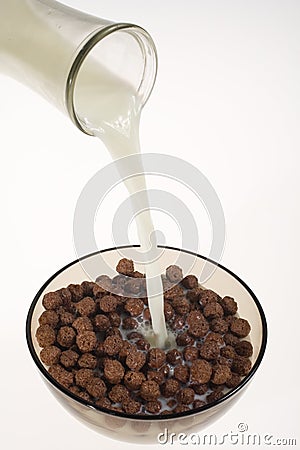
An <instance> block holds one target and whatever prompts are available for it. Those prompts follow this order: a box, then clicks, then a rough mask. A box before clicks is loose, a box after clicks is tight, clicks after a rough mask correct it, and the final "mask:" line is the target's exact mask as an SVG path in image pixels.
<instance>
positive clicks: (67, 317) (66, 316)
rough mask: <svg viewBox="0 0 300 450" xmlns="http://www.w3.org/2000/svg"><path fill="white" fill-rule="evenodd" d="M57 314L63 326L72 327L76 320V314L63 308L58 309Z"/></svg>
mask: <svg viewBox="0 0 300 450" xmlns="http://www.w3.org/2000/svg"><path fill="white" fill-rule="evenodd" d="M57 313H58V316H59V321H60V325H61V326H67V325H69V326H71V325H72V324H73V322H74V320H75V319H76V316H75V314H73V313H71V312H70V311H67V310H66V308H64V307H63V306H61V307H60V308H58V309H57Z"/></svg>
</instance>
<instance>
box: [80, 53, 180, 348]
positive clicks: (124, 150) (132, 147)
mask: <svg viewBox="0 0 300 450" xmlns="http://www.w3.org/2000/svg"><path fill="white" fill-rule="evenodd" d="M75 100H76V108H77V111H78V112H80V117H81V119H82V120H83V121H84V122H85V124H86V125H87V127H88V128H89V129H90V130H92V131H93V132H94V134H95V135H96V136H98V137H99V138H100V139H101V140H102V141H103V142H104V144H105V145H106V147H107V149H108V150H109V152H110V154H111V156H112V158H113V159H114V160H117V159H119V158H122V157H125V156H129V155H131V154H140V141H139V122H140V112H141V111H140V108H139V106H140V105H139V104H138V103H137V97H136V92H135V91H134V90H133V88H132V87H131V86H130V85H129V84H126V83H125V82H124V81H122V80H121V79H119V78H118V77H116V76H114V75H113V74H111V73H110V72H109V71H108V70H106V69H105V68H104V67H103V68H102V67H101V66H100V65H99V64H97V66H96V67H95V65H94V64H92V63H91V64H90V63H89V61H87V62H86V64H85V66H84V68H83V69H82V70H81V73H80V74H79V78H78V81H77V90H76V99H75ZM124 163H125V164H128V161H127V160H125V161H124ZM137 165H138V167H133V168H132V169H133V170H134V171H137V172H138V173H143V172H144V170H143V165H142V161H141V160H139V162H138V164H137ZM119 167H120V168H119V172H120V176H121V177H123V176H124V173H125V167H124V173H122V172H123V171H122V164H121V165H120V166H119ZM125 185H126V187H127V190H128V192H129V194H130V195H132V194H135V193H136V192H139V191H145V190H146V189H147V186H146V179H145V176H144V175H141V176H138V177H132V178H130V179H127V180H125ZM133 206H136V209H137V210H139V211H141V210H143V211H142V212H141V213H140V214H138V215H137V216H136V217H135V222H136V226H137V231H138V237H139V241H140V245H141V254H142V253H143V252H144V255H145V256H144V262H145V273H146V284H147V294H148V301H149V309H150V314H151V319H152V329H153V330H151V331H150V330H149V329H148V330H147V329H144V334H145V333H146V334H147V338H148V339H149V340H150V341H152V344H153V345H155V346H158V347H161V348H163V347H165V345H166V344H167V341H168V340H170V339H172V337H171V336H170V337H169V338H168V333H167V329H166V324H165V318H164V302H163V286H162V280H161V267H160V265H159V263H158V261H153V262H151V263H149V262H148V263H147V260H146V259H147V254H146V253H145V252H147V251H149V250H150V249H151V256H152V255H155V250H156V251H157V247H156V242H155V234H154V226H153V222H152V218H151V213H150V210H149V203H148V198H147V196H144V198H143V204H141V202H140V203H139V205H133ZM151 235H152V241H154V242H152V244H153V246H152V248H151V241H150V236H151ZM148 256H149V254H148ZM152 259H153V256H152V258H151V260H152ZM158 292H159V293H160V294H159V295H157V293H158ZM151 334H152V335H151Z"/></svg>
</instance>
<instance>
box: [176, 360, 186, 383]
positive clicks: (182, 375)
mask: <svg viewBox="0 0 300 450" xmlns="http://www.w3.org/2000/svg"><path fill="white" fill-rule="evenodd" d="M189 376H190V371H189V368H188V366H184V365H183V364H178V365H177V366H175V368H174V378H176V380H178V381H181V383H187V382H188V380H189Z"/></svg>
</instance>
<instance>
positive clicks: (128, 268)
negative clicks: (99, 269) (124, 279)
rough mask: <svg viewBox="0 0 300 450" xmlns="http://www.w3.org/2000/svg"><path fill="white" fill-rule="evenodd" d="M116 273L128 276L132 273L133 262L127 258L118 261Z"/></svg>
mask: <svg viewBox="0 0 300 450" xmlns="http://www.w3.org/2000/svg"><path fill="white" fill-rule="evenodd" d="M116 271H117V272H118V273H122V274H123V275H130V274H131V273H132V272H134V264H133V261H132V260H131V259H127V258H123V259H120V261H119V262H118V265H117V267H116Z"/></svg>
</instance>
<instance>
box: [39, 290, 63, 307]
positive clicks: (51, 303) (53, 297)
mask: <svg viewBox="0 0 300 450" xmlns="http://www.w3.org/2000/svg"><path fill="white" fill-rule="evenodd" d="M42 305H43V307H44V308H45V309H48V310H53V309H57V308H59V307H60V306H62V299H61V296H60V295H59V293H58V292H48V293H47V294H45V295H44V298H43V300H42Z"/></svg>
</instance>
